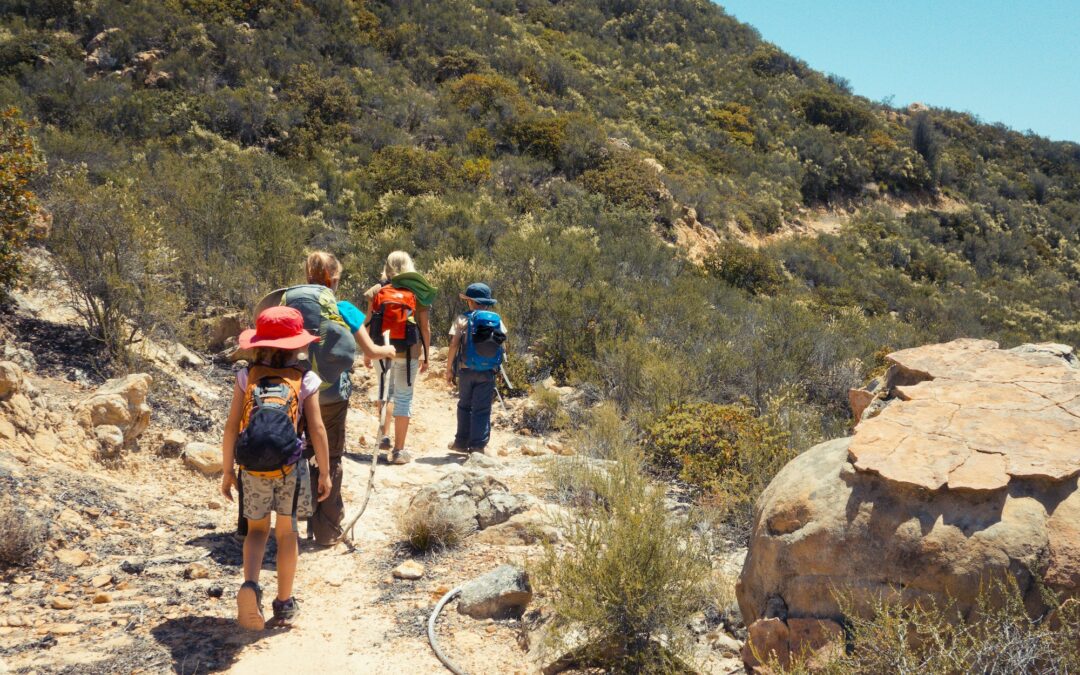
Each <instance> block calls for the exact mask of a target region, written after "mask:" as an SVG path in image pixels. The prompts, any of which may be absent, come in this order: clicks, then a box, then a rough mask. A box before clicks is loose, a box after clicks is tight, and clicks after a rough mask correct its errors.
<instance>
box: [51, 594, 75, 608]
mask: <svg viewBox="0 0 1080 675" xmlns="http://www.w3.org/2000/svg"><path fill="white" fill-rule="evenodd" d="M49 604H50V606H51V607H52V608H53V609H71V608H72V607H74V606H75V601H74V600H72V599H71V598H63V597H57V598H53V599H52V602H51V603H49Z"/></svg>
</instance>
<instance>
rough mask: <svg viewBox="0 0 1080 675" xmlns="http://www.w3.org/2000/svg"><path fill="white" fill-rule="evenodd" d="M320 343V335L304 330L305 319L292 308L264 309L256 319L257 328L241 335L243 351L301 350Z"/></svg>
mask: <svg viewBox="0 0 1080 675" xmlns="http://www.w3.org/2000/svg"><path fill="white" fill-rule="evenodd" d="M318 341H319V336H318V335H312V334H311V333H309V332H307V331H306V330H304V317H302V316H301V315H300V312H298V311H297V310H295V309H293V308H292V307H270V308H267V309H264V310H263V311H262V313H260V314H259V316H258V318H256V319H255V327H254V328H249V329H247V330H246V331H244V332H243V333H240V347H241V348H242V349H253V348H255V347H273V348H274V349H300V348H301V347H306V346H307V345H309V344H311V343H312V342H318Z"/></svg>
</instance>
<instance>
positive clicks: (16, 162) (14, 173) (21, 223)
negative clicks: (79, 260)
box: [0, 108, 45, 298]
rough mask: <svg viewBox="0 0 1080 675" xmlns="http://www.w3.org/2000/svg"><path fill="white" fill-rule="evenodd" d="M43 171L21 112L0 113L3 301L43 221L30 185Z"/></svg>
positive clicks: (0, 283) (0, 285)
mask: <svg viewBox="0 0 1080 675" xmlns="http://www.w3.org/2000/svg"><path fill="white" fill-rule="evenodd" d="M44 169H45V162H44V161H43V160H42V157H41V154H40V153H39V152H38V149H37V145H36V144H35V143H34V140H33V139H32V138H31V137H30V133H29V129H28V127H27V124H26V122H24V121H22V119H21V118H20V116H19V111H18V110H16V109H15V108H8V109H7V110H4V111H3V112H0V298H3V297H4V295H5V294H6V293H7V290H8V289H9V288H10V287H11V284H12V283H13V282H14V281H15V279H16V278H17V276H18V274H19V267H20V259H19V256H20V253H21V251H22V249H23V246H25V245H26V242H27V241H28V240H29V239H30V237H31V236H32V235H33V223H34V219H35V218H40V217H41V215H40V211H39V207H38V201H37V196H36V195H35V194H34V193H33V192H32V191H31V190H30V182H31V181H32V180H34V179H35V178H36V177H37V176H39V175H40V174H41V173H42V172H43V171H44Z"/></svg>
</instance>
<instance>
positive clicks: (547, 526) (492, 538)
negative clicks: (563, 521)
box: [477, 506, 563, 546]
mask: <svg viewBox="0 0 1080 675" xmlns="http://www.w3.org/2000/svg"><path fill="white" fill-rule="evenodd" d="M558 510H559V509H558V507H553V506H547V507H537V508H533V509H530V510H528V511H525V512H524V513H519V514H517V515H515V516H513V517H512V518H510V520H508V521H506V522H505V523H500V524H499V525H494V526H492V527H490V528H488V529H486V530H484V531H483V532H481V533H480V534H478V535H477V541H479V542H482V543H485V544H494V545H496V546H529V545H532V544H538V543H548V544H554V543H557V542H559V541H561V540H562V533H561V532H560V531H559V528H558V527H556V525H555V523H556V521H558V520H559V519H560V518H561V517H563V516H562V514H560V513H558V512H557V511H558Z"/></svg>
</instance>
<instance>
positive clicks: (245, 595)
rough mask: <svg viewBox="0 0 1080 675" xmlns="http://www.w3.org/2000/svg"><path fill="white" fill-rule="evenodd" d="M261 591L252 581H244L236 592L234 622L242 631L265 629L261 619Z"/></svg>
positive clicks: (264, 623)
mask: <svg viewBox="0 0 1080 675" xmlns="http://www.w3.org/2000/svg"><path fill="white" fill-rule="evenodd" d="M262 595H263V593H262V589H261V588H259V584H257V583H255V582H254V581H245V582H244V584H243V585H242V586H241V587H240V590H239V591H237V592H236V622H237V623H239V624H240V627H241V628H243V629H244V630H262V629H263V628H266V619H264V618H263V608H262Z"/></svg>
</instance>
